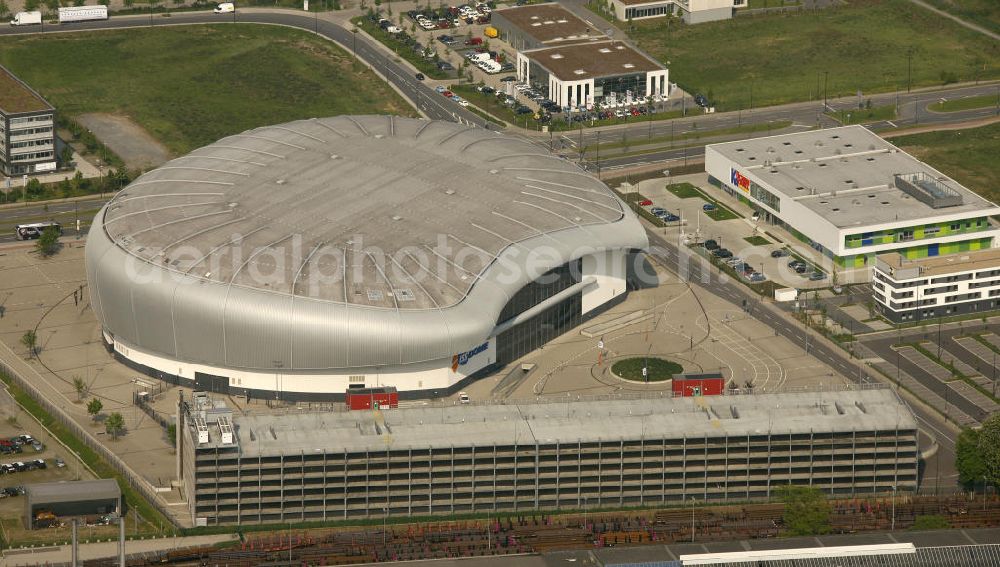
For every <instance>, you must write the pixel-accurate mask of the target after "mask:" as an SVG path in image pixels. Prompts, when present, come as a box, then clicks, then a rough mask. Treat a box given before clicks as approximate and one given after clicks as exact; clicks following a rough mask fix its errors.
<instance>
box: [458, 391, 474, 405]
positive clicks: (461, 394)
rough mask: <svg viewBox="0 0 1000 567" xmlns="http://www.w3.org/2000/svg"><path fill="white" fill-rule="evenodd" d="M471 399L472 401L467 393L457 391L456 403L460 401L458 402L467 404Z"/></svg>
mask: <svg viewBox="0 0 1000 567" xmlns="http://www.w3.org/2000/svg"><path fill="white" fill-rule="evenodd" d="M471 401H472V398H470V397H469V394H466V393H465V392H459V393H458V403H460V404H467V403H469V402H471Z"/></svg>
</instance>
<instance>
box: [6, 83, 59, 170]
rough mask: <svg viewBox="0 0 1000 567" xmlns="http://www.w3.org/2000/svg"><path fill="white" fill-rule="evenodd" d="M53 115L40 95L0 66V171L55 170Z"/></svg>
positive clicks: (53, 110) (48, 105) (54, 112)
mask: <svg viewBox="0 0 1000 567" xmlns="http://www.w3.org/2000/svg"><path fill="white" fill-rule="evenodd" d="M55 114H56V111H55V109H54V108H52V105H51V104H49V103H48V102H46V101H45V99H44V98H42V95H40V94H38V93H37V92H35V91H34V89H32V88H31V87H29V86H28V85H27V84H25V83H24V82H23V81H21V80H20V79H18V78H17V77H15V76H14V74H13V73H11V72H10V71H9V70H7V68H6V67H3V66H2V65H0V173H2V174H4V175H8V176H12V175H27V174H31V173H43V172H47V171H55V169H56V133H55V132H56V131H55Z"/></svg>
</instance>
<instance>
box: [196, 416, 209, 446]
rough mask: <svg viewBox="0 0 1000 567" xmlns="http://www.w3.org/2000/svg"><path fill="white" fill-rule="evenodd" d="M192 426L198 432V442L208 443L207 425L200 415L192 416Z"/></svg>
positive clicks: (200, 443)
mask: <svg viewBox="0 0 1000 567" xmlns="http://www.w3.org/2000/svg"><path fill="white" fill-rule="evenodd" d="M194 428H195V430H196V431H197V432H198V444H199V445H204V444H205V443H208V441H209V439H208V425H207V424H205V420H204V419H203V418H200V417H196V418H194Z"/></svg>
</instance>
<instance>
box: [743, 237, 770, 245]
mask: <svg viewBox="0 0 1000 567" xmlns="http://www.w3.org/2000/svg"><path fill="white" fill-rule="evenodd" d="M743 240H746V241H747V242H749V243H750V245H751V246H767V245H768V244H770V243H771V241H770V240H768V239H766V238H764V237H763V236H744V237H743Z"/></svg>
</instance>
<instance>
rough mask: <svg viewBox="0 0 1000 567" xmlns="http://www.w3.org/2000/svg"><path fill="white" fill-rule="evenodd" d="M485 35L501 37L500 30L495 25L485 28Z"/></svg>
mask: <svg viewBox="0 0 1000 567" xmlns="http://www.w3.org/2000/svg"><path fill="white" fill-rule="evenodd" d="M483 35H485V36H486V37H492V38H496V37H499V35H500V32H499V31H498V30H497V29H496V28H495V27H493V26H488V27H487V28H486V29H485V30H483Z"/></svg>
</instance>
